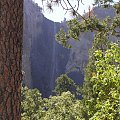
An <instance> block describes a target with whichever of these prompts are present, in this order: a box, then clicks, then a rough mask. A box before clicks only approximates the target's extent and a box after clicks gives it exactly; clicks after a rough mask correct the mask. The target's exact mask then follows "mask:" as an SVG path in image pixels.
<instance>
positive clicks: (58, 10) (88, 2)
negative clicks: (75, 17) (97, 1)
mask: <svg viewBox="0 0 120 120" xmlns="http://www.w3.org/2000/svg"><path fill="white" fill-rule="evenodd" d="M33 1H34V2H35V3H38V5H39V6H41V7H43V5H42V2H41V0H33ZM71 1H72V2H71V4H72V5H75V4H76V0H71ZM82 1H83V3H84V5H83V4H80V7H79V13H80V14H83V13H84V10H85V12H87V11H88V10H89V6H90V9H92V7H93V5H92V4H93V3H94V0H82ZM116 1H117V0H116ZM65 13H66V11H63V9H62V7H60V6H59V7H53V12H50V11H49V10H48V9H47V8H46V4H44V11H43V14H44V16H45V17H47V18H48V19H50V20H52V21H55V22H61V21H63V20H64V18H66V19H67V20H68V19H71V18H72V16H71V15H70V12H67V13H66V14H65Z"/></svg>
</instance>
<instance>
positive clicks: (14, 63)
mask: <svg viewBox="0 0 120 120" xmlns="http://www.w3.org/2000/svg"><path fill="white" fill-rule="evenodd" d="M22 31H23V0H0V120H20V119H21V113H20V107H21V81H22V73H21V58H22V36H23V34H22Z"/></svg>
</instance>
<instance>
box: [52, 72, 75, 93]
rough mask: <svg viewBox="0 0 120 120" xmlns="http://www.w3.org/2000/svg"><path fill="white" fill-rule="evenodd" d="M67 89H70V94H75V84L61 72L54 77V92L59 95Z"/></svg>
mask: <svg viewBox="0 0 120 120" xmlns="http://www.w3.org/2000/svg"><path fill="white" fill-rule="evenodd" d="M67 91H70V92H71V93H72V94H75V91H76V84H75V83H74V81H73V80H72V79H70V78H69V77H68V76H67V75H66V74H62V75H60V77H58V78H57V79H56V86H55V89H54V92H55V93H56V94H57V95H61V93H63V92H67Z"/></svg>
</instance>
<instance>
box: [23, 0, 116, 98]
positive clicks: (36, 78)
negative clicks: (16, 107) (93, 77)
mask: <svg viewBox="0 0 120 120" xmlns="http://www.w3.org/2000/svg"><path fill="white" fill-rule="evenodd" d="M93 14H94V15H96V16H97V17H98V18H99V19H103V18H105V17H106V16H108V15H109V16H110V17H113V16H115V11H114V9H113V8H110V9H106V10H103V9H102V8H94V9H93ZM61 26H62V27H65V28H66V23H65V22H63V23H56V22H53V21H50V20H48V19H47V18H45V17H44V15H43V14H42V10H41V8H40V7H39V6H38V5H37V4H35V3H34V2H33V1H32V0H24V36H23V39H24V42H23V79H24V80H23V83H24V84H25V85H27V86H28V87H29V88H38V89H39V90H40V92H41V93H42V94H43V97H48V96H49V95H51V93H52V89H53V88H54V84H55V79H56V78H57V77H58V76H59V75H61V74H63V73H67V74H68V75H69V76H70V77H71V78H72V79H73V80H75V82H76V83H82V81H83V73H82V72H81V71H82V69H83V67H84V66H85V65H86V64H87V62H88V50H89V49H90V48H91V46H92V41H93V37H94V33H91V32H87V33H83V34H82V35H81V36H80V41H77V42H76V41H73V40H71V44H72V48H71V49H70V51H69V50H67V49H65V48H63V47H62V46H61V45H59V44H58V43H57V42H56V41H55V34H56V33H57V31H58V30H59V29H60V27H61ZM111 39H112V40H114V41H116V38H114V37H112V36H111Z"/></svg>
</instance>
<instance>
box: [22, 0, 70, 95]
mask: <svg viewBox="0 0 120 120" xmlns="http://www.w3.org/2000/svg"><path fill="white" fill-rule="evenodd" d="M60 27H61V24H60V23H56V22H53V21H50V20H48V19H47V18H45V17H44V16H43V14H42V11H41V8H40V7H38V5H37V4H35V3H34V2H33V1H32V0H25V1H24V36H23V39H24V42H23V79H24V80H23V83H24V84H25V85H27V86H28V87H30V88H38V89H39V90H40V91H41V92H42V94H43V97H48V96H49V95H50V94H51V92H52V89H53V88H54V83H55V79H56V78H57V77H58V76H59V75H60V74H63V73H65V69H66V68H65V66H66V64H67V62H68V58H69V51H68V50H67V49H65V48H63V47H62V46H61V45H59V44H58V43H57V42H56V41H55V34H56V33H57V31H58V30H59V28H60Z"/></svg>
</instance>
